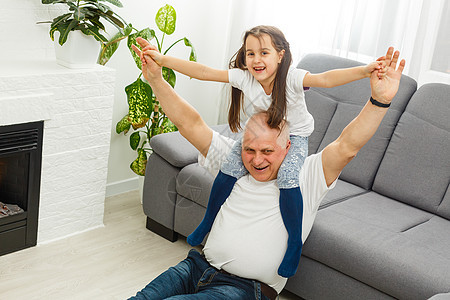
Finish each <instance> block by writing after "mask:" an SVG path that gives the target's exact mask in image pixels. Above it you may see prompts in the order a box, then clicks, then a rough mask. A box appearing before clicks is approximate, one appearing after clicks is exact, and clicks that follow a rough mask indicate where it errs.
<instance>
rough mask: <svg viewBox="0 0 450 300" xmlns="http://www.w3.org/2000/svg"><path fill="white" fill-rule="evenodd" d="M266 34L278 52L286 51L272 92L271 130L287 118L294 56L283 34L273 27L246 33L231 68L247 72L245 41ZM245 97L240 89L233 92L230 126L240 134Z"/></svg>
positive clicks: (269, 120)
mask: <svg viewBox="0 0 450 300" xmlns="http://www.w3.org/2000/svg"><path fill="white" fill-rule="evenodd" d="M264 34H267V35H268V36H269V37H270V39H271V40H272V45H273V47H274V48H275V50H276V51H277V52H280V51H282V50H284V55H283V58H282V60H281V63H280V64H279V65H278V70H277V74H276V76H275V79H274V84H273V90H272V103H271V104H270V107H269V109H268V110H267V113H268V116H269V118H268V120H267V124H268V125H269V127H270V128H277V127H278V126H279V125H280V123H281V121H282V120H283V119H284V117H285V116H286V106H287V99H286V78H287V73H288V70H289V66H290V65H291V62H292V54H291V50H290V48H289V43H288V42H287V40H286V38H285V37H284V34H283V32H281V30H279V29H278V28H276V27H273V26H264V25H261V26H256V27H254V28H252V29H250V30H248V31H247V32H245V35H244V39H243V44H242V46H241V48H240V49H239V50H238V51H237V52H236V53H235V54H234V55H233V57H232V58H231V60H230V64H229V68H230V69H234V68H239V69H241V70H247V66H246V64H245V54H246V49H245V41H246V40H247V37H248V36H249V35H252V36H254V37H257V38H259V39H260V38H262V36H263V35H264ZM243 97H244V95H243V93H242V91H241V90H240V89H238V88H235V87H233V88H232V90H231V104H230V109H229V111H228V124H229V126H230V128H231V131H233V132H238V131H239V130H240V129H242V127H241V124H240V111H241V106H242V103H243V101H244V98H243Z"/></svg>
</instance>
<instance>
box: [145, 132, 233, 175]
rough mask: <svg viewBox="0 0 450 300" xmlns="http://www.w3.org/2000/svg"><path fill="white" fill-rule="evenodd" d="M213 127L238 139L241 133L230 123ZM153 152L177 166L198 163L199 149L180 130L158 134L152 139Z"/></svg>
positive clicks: (181, 166)
mask: <svg viewBox="0 0 450 300" xmlns="http://www.w3.org/2000/svg"><path fill="white" fill-rule="evenodd" d="M211 129H213V130H215V131H217V132H219V133H220V134H222V135H224V136H227V137H230V138H233V139H238V138H239V137H240V134H239V133H232V132H231V131H230V129H229V127H228V124H221V125H215V126H211ZM150 146H151V147H152V149H153V152H155V153H156V154H158V155H159V156H161V157H162V158H164V159H165V160H166V161H167V162H168V163H170V164H171V165H172V166H174V167H177V168H183V167H184V166H187V165H190V164H192V163H196V162H197V160H198V154H199V152H198V150H197V149H195V147H194V146H192V145H191V143H189V142H188V140H186V139H185V138H184V137H183V136H182V135H181V134H180V133H179V132H178V131H176V132H170V133H163V134H159V135H156V136H154V137H152V138H151V139H150Z"/></svg>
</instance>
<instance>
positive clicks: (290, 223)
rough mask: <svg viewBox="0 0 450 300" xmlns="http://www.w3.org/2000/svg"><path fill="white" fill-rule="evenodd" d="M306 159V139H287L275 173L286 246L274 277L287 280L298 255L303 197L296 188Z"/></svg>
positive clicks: (300, 240)
mask: <svg viewBox="0 0 450 300" xmlns="http://www.w3.org/2000/svg"><path fill="white" fill-rule="evenodd" d="M307 155H308V138H307V137H300V136H291V148H290V149H289V152H288V154H287V155H286V157H285V159H284V161H283V163H282V164H281V166H280V170H279V171H278V176H277V182H278V186H279V188H280V211H281V216H282V218H283V222H284V225H285V227H286V230H287V232H288V235H289V237H288V244H287V249H286V253H285V255H284V257H283V261H282V262H281V264H280V267H279V268H278V274H279V275H280V276H283V277H291V276H293V275H294V274H295V272H296V271H297V267H298V263H299V261H300V255H301V252H302V246H303V243H302V220H303V197H302V193H301V191H300V187H299V174H300V169H301V167H302V165H303V163H304V161H305V158H306V156H307Z"/></svg>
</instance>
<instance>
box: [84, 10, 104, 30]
mask: <svg viewBox="0 0 450 300" xmlns="http://www.w3.org/2000/svg"><path fill="white" fill-rule="evenodd" d="M88 15H89V14H86V20H87V21H89V22H91V24H92V25H94V26H96V27H98V28H100V29H101V30H103V31H105V25H103V23H102V22H100V17H99V16H88Z"/></svg>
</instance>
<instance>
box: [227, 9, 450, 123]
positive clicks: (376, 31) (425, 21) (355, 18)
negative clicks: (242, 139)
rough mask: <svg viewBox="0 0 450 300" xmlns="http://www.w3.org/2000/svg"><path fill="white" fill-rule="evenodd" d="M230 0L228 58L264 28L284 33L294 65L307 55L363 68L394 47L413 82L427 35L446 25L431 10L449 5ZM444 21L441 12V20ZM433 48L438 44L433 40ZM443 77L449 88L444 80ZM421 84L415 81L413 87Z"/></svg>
mask: <svg viewBox="0 0 450 300" xmlns="http://www.w3.org/2000/svg"><path fill="white" fill-rule="evenodd" d="M231 1H232V11H233V15H232V16H231V17H230V21H229V22H230V26H229V32H230V34H229V38H230V41H229V43H228V44H229V50H228V57H229V58H230V57H231V56H232V55H233V54H234V53H235V51H236V50H237V49H238V48H239V47H240V46H241V44H242V34H243V32H244V31H245V30H247V29H249V28H251V27H253V26H256V25H260V24H268V25H274V26H277V27H278V28H280V29H281V30H282V31H283V32H284V34H285V36H286V38H287V40H288V42H289V43H290V45H291V51H292V55H293V60H294V62H293V63H294V65H295V64H297V63H298V62H299V61H300V60H301V58H302V57H303V56H304V55H306V54H308V53H313V52H314V53H317V52H319V53H326V54H332V55H337V56H340V57H345V58H350V59H353V60H357V61H360V62H364V63H369V62H371V61H373V60H375V59H377V58H378V57H380V56H382V55H384V54H385V53H386V50H387V48H388V47H389V46H394V47H395V48H396V49H398V50H400V53H401V58H404V59H406V61H407V64H406V67H405V71H404V74H406V75H408V76H411V77H413V78H414V79H416V80H417V81H419V77H420V74H421V72H423V71H424V68H425V69H426V68H427V67H426V66H424V63H423V60H424V59H425V60H426V55H428V54H427V53H428V52H429V51H427V49H426V47H428V48H429V47H431V46H432V45H426V44H425V42H424V41H425V40H426V38H427V35H430V34H435V31H437V30H438V28H439V25H438V26H436V24H438V23H440V24H444V25H441V26H445V24H448V18H450V14H448V13H447V17H446V18H447V20H445V19H441V18H436V17H435V16H434V15H433V14H432V11H433V10H434V11H438V10H440V11H442V9H445V8H446V7H448V2H449V0H435V1H426V0H377V1H373V0H316V1H311V0H277V1H273V0H267V1H266V0H245V1H242V0H231ZM431 2H432V3H431ZM436 6H438V7H440V8H436ZM445 16H446V15H445V13H442V17H445ZM446 22H447V23H446ZM446 32H448V31H446ZM448 38H449V37H447V41H448ZM433 43H436V44H437V45H438V43H437V42H436V41H433ZM446 45H447V46H446V47H447V48H445V49H441V50H440V52H441V53H445V54H441V57H442V59H443V60H445V61H450V60H449V59H448V53H449V50H450V48H449V46H448V43H447V44H446ZM433 47H434V46H433ZM424 48H425V49H424ZM431 55H432V54H431ZM446 78H447V79H445V80H448V82H447V83H450V77H448V76H446ZM423 83H425V82H420V81H419V85H420V84H423ZM227 101H228V93H227V92H224V93H223V99H222V108H221V113H220V117H219V123H223V122H226V117H225V116H226V111H227V109H226V105H227V103H228V102H227ZM224 112H225V114H224Z"/></svg>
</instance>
